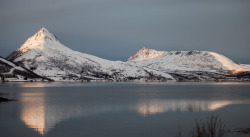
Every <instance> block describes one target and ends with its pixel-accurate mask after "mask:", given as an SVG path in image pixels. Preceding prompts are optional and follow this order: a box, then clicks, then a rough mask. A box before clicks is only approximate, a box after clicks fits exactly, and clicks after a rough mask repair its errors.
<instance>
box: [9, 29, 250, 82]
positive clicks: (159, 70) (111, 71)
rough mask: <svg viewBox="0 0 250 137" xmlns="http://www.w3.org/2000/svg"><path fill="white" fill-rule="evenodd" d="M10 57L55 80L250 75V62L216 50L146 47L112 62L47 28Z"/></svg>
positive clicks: (222, 77) (216, 77) (203, 77)
mask: <svg viewBox="0 0 250 137" xmlns="http://www.w3.org/2000/svg"><path fill="white" fill-rule="evenodd" d="M7 60H9V61H12V62H14V63H15V64H18V65H20V66H22V67H24V68H27V69H29V70H31V71H33V72H34V73H36V74H38V75H40V76H43V77H47V78H50V79H53V80H55V81H63V80H67V81H68V80H118V81H124V80H164V81H165V80H179V81H182V80H210V79H211V80H218V79H226V78H232V77H233V79H239V78H240V79H241V78H250V73H249V72H250V66H249V65H241V64H237V63H235V62H233V61H232V60H230V59H228V58H226V57H224V56H223V55H220V54H217V53H214V52H208V51H170V52H167V51H156V50H153V49H148V48H146V47H143V48H142V49H141V50H139V51H138V52H136V53H135V54H133V55H132V56H131V57H129V58H128V60H127V61H126V62H122V61H110V60H106V59H102V58H99V57H96V56H93V55H89V54H85V53H81V52H78V51H73V50H71V49H69V48H68V47H66V46H64V45H63V44H61V43H60V42H59V40H58V39H57V38H56V37H55V36H54V35H53V34H52V33H50V32H49V31H48V30H47V29H45V28H42V29H40V30H39V31H38V32H37V33H36V34H35V35H33V36H32V37H30V38H29V39H28V40H27V41H26V42H25V43H24V44H23V45H22V46H21V47H20V48H19V49H17V50H16V51H14V52H13V53H11V54H10V55H9V56H8V57H7ZM239 72H240V75H238V73H239ZM242 72H244V73H242ZM245 72H247V73H245Z"/></svg>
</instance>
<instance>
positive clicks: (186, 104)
mask: <svg viewBox="0 0 250 137" xmlns="http://www.w3.org/2000/svg"><path fill="white" fill-rule="evenodd" d="M243 103H250V101H247V100H246V101H215V100H214V101H211V100H207V101H204V100H152V101H145V102H143V103H139V104H138V105H137V106H136V107H135V111H136V112H138V113H139V114H141V115H143V116H146V115H151V114H159V113H164V112H184V111H194V112H197V111H214V110H217V109H220V108H222V107H225V106H227V105H231V104H243Z"/></svg>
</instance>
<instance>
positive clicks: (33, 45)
mask: <svg viewBox="0 0 250 137" xmlns="http://www.w3.org/2000/svg"><path fill="white" fill-rule="evenodd" d="M58 43H60V42H59V41H58V39H57V37H56V36H55V35H54V34H52V33H51V32H49V31H48V30H47V29H46V28H41V29H39V30H38V31H37V33H36V34H34V35H33V36H32V37H30V38H29V39H27V40H26V41H25V42H24V44H23V45H22V46H21V47H20V48H19V49H18V51H21V52H26V51H28V50H30V49H39V50H44V48H45V46H54V45H58Z"/></svg>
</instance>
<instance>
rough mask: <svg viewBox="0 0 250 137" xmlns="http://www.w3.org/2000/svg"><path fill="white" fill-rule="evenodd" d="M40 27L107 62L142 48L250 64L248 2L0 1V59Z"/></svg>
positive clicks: (243, 0)
mask: <svg viewBox="0 0 250 137" xmlns="http://www.w3.org/2000/svg"><path fill="white" fill-rule="evenodd" d="M42 27H45V28H47V29H48V30H49V31H50V32H52V33H53V34H54V35H56V36H57V38H58V39H59V41H60V42H61V43H63V44H64V45H66V46H67V47H69V48H71V49H73V50H77V51H80V52H83V53H88V54H92V55H95V56H98V57H101V58H105V59H109V60H122V61H124V60H126V59H127V58H128V57H129V56H130V55H131V54H133V53H134V52H136V51H138V50H139V49H140V48H142V47H143V46H146V47H148V48H150V49H156V50H160V51H190V50H201V51H213V52H217V53H220V54H222V55H225V56H226V57H228V58H230V59H232V60H233V61H235V62H238V63H245V64H250V54H249V52H250V0H71V1H70V0H0V30H1V31H0V56H2V57H6V56H7V55H8V54H10V53H11V52H13V51H14V50H16V49H17V48H18V47H19V46H20V45H22V44H23V43H24V42H25V40H26V39H28V38H29V37H31V36H32V35H34V34H35V33H36V32H37V31H38V30H39V29H40V28H42Z"/></svg>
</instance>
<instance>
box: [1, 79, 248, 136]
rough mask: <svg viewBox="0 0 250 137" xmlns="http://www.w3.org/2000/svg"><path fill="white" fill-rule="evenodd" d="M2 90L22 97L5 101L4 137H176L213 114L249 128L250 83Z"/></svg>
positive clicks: (234, 125) (10, 87)
mask: <svg viewBox="0 0 250 137" xmlns="http://www.w3.org/2000/svg"><path fill="white" fill-rule="evenodd" d="M0 93H1V96H3V97H7V98H13V99H17V101H13V102H8V103H1V104H0V136H1V137H21V136H22V137H37V136H46V137H74V136H75V137H174V136H175V135H176V133H177V131H178V129H181V131H182V132H183V133H186V132H188V131H189V130H191V129H192V127H193V126H194V122H195V120H205V119H206V118H207V117H208V116H210V115H211V114H212V113H213V114H218V115H219V116H220V118H221V120H222V121H223V122H224V123H225V125H226V129H235V128H246V127H250V117H249V116H250V84H249V83H3V84H0ZM228 136H236V135H235V134H232V133H230V134H228ZM246 136H249V135H245V137H246ZM240 137H244V136H240Z"/></svg>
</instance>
